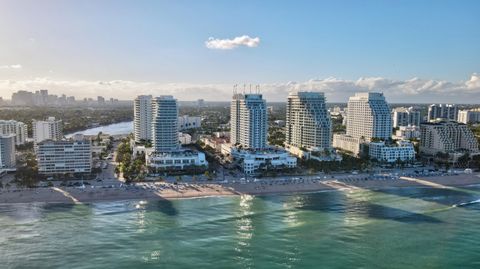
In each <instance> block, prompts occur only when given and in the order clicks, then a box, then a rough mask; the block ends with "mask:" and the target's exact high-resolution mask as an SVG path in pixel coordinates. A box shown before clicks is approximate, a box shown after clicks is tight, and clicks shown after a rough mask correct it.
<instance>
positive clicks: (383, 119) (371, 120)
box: [347, 92, 392, 141]
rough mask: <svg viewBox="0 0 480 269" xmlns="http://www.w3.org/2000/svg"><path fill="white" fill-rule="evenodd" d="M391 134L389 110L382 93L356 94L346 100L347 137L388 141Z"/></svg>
mask: <svg viewBox="0 0 480 269" xmlns="http://www.w3.org/2000/svg"><path fill="white" fill-rule="evenodd" d="M391 134H392V118H391V115H390V108H389V107H388V104H387V101H386V100H385V97H384V96H383V93H378V92H367V93H356V94H355V96H352V97H350V98H349V100H348V113H347V135H349V136H352V137H356V138H360V137H363V138H365V140H366V141H370V140H371V139H372V138H379V139H383V140H386V139H389V138H390V136H391Z"/></svg>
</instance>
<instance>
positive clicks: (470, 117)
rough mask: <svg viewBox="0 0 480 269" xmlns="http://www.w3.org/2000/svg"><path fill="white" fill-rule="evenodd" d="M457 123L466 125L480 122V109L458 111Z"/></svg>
mask: <svg viewBox="0 0 480 269" xmlns="http://www.w3.org/2000/svg"><path fill="white" fill-rule="evenodd" d="M457 121H458V122H461V123H465V124H469V123H477V122H480V109H478V108H477V109H472V110H460V111H458V119H457Z"/></svg>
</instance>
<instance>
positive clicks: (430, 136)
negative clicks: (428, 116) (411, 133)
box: [420, 121, 479, 155]
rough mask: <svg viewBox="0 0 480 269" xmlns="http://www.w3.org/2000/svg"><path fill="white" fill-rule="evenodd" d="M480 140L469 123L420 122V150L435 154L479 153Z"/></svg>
mask: <svg viewBox="0 0 480 269" xmlns="http://www.w3.org/2000/svg"><path fill="white" fill-rule="evenodd" d="M478 151H479V149H478V141H477V139H476V138H475V135H474V134H473V132H472V130H470V129H469V128H468V126H467V125H465V124H462V123H457V122H454V121H436V122H426V123H422V124H420V152H422V153H425V154H428V155H435V154H436V153H438V152H442V153H455V152H469V153H477V152H478Z"/></svg>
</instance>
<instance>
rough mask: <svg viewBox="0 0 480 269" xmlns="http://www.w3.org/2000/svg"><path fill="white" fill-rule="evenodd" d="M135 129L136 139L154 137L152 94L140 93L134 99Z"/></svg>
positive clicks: (138, 140) (137, 140)
mask: <svg viewBox="0 0 480 269" xmlns="http://www.w3.org/2000/svg"><path fill="white" fill-rule="evenodd" d="M133 110H134V117H135V119H134V121H133V130H134V135H135V141H136V142H140V141H142V140H151V139H152V96H151V95H140V96H137V98H135V101H134V107H133Z"/></svg>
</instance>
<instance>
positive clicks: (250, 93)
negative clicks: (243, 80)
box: [249, 84, 252, 94]
mask: <svg viewBox="0 0 480 269" xmlns="http://www.w3.org/2000/svg"><path fill="white" fill-rule="evenodd" d="M249 87H250V94H251V93H252V84H250V85H249Z"/></svg>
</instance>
